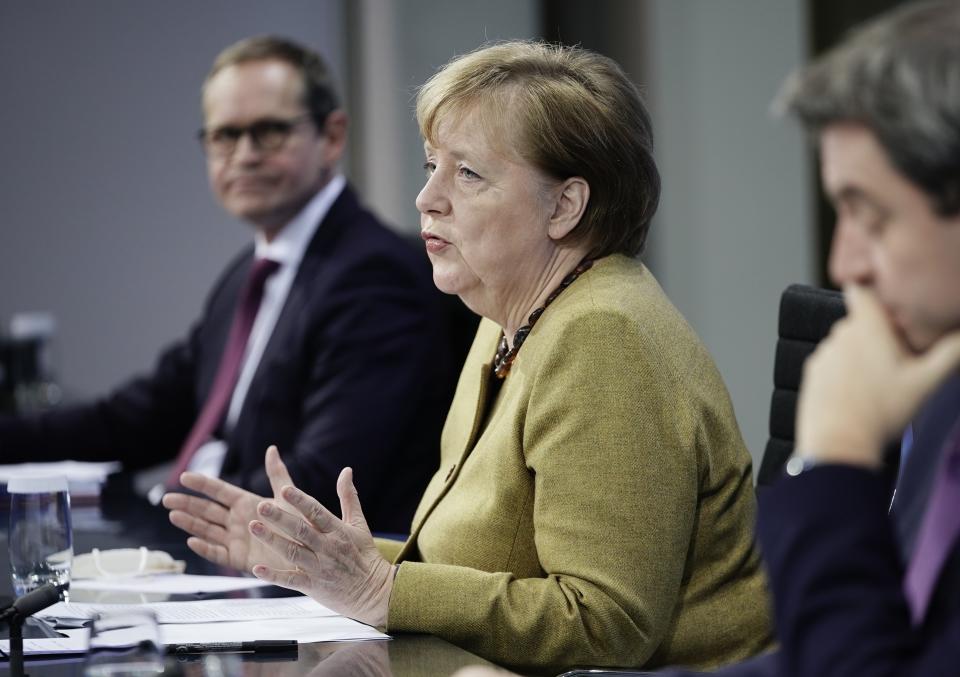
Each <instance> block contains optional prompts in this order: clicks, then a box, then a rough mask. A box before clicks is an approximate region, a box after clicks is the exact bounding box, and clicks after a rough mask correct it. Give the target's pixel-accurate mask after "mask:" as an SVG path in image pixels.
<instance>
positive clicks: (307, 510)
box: [280, 486, 341, 534]
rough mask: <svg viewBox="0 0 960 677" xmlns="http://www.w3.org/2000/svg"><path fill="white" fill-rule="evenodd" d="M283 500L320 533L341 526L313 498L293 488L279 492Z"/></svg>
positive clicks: (328, 531)
mask: <svg viewBox="0 0 960 677" xmlns="http://www.w3.org/2000/svg"><path fill="white" fill-rule="evenodd" d="M280 493H281V496H282V497H283V500H285V501H286V502H287V503H289V504H290V506H291V507H293V508H294V509H295V510H297V511H298V512H299V513H300V514H301V515H303V516H304V517H306V518H307V521H308V522H310V524H312V525H313V526H314V527H316V528H317V530H318V531H320V532H321V533H325V534H327V533H330V532H332V531H335V530H336V529H337V528H338V527H339V525H340V524H341V522H340V519H339V518H338V517H337V516H336V515H334V514H333V513H332V512H330V511H329V510H327V509H326V508H324V507H323V504H322V503H320V501H318V500H317V499H315V498H314V497H313V496H311V495H309V494H306V493H304V492H302V491H300V490H299V489H297V488H296V487H294V486H286V487H283V489H282V490H281V492H280Z"/></svg>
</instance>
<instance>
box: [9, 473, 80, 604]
mask: <svg viewBox="0 0 960 677" xmlns="http://www.w3.org/2000/svg"><path fill="white" fill-rule="evenodd" d="M7 493H9V494H10V532H9V539H8V542H7V543H8V546H9V548H10V572H11V577H12V578H13V591H14V594H15V595H16V596H17V597H20V596H21V595H24V594H26V593H28V592H30V591H31V590H34V589H35V588H38V587H40V586H41V585H44V584H46V583H54V584H56V585H59V586H62V590H63V593H62V594H63V599H67V591H68V589H69V587H70V564H71V562H72V561H73V529H72V528H71V525H70V492H69V490H68V488H67V479H66V478H65V477H14V478H11V479H10V482H9V483H8V484H7Z"/></svg>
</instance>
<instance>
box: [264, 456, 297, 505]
mask: <svg viewBox="0 0 960 677" xmlns="http://www.w3.org/2000/svg"><path fill="white" fill-rule="evenodd" d="M264 467H265V468H266V471H267V479H268V480H270V488H271V489H272V490H273V496H274V498H279V497H280V490H281V489H282V488H283V487H285V486H286V485H288V484H291V485H292V484H293V479H292V478H291V477H290V472H289V471H288V470H287V466H286V465H285V464H284V462H283V460H282V459H281V458H280V450H279V449H277V446H276V445H275V444H271V445H270V446H269V447H267V453H266V455H265V457H264Z"/></svg>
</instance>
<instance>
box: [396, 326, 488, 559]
mask: <svg viewBox="0 0 960 677" xmlns="http://www.w3.org/2000/svg"><path fill="white" fill-rule="evenodd" d="M498 340H499V339H498ZM481 347H482V346H481ZM483 353H490V351H488V350H485V349H484V350H483ZM483 353H481V354H483ZM490 358H491V359H492V354H490ZM492 370H493V363H492V361H491V362H484V361H480V360H478V361H471V360H468V363H467V364H466V365H465V366H464V369H463V376H462V377H461V383H460V384H459V386H458V387H457V396H456V398H455V399H454V403H453V405H452V406H451V407H450V414H449V416H448V418H447V423H446V425H445V426H444V428H443V438H442V440H441V448H442V450H443V452H444V453H442V454H441V462H442V463H443V464H444V466H443V467H441V468H440V472H442V473H444V475H445V479H444V482H443V485H442V486H441V487H440V489H439V490H437V489H433V490H432V491H435V492H436V494H435V495H433V496H430V495H425V496H424V500H425V501H429V504H430V505H429V507H428V508H427V509H426V510H424V511H423V512H422V513H420V514H419V516H418V518H417V520H416V522H414V524H413V529H412V531H411V532H410V537H409V538H408V539H407V542H406V543H405V544H404V545H403V548H402V549H401V550H400V553H399V554H398V555H397V558H396V560H395V563H399V562H402V561H403V560H404V559H407V557H409V556H411V554H412V553H413V552H415V550H416V541H417V537H418V536H419V535H420V530H421V528H422V527H423V525H424V523H425V522H426V521H427V519H429V517H430V515H431V513H432V512H433V511H434V509H435V508H436V507H437V505H438V504H439V503H440V501H441V500H443V498H444V497H445V496H446V495H447V493H448V492H449V491H450V488H451V487H452V486H453V485H454V484H455V483H456V481H457V477H459V475H460V469H461V468H463V464H464V462H465V461H466V460H467V457H468V456H470V452H472V451H473V448H474V447H475V446H476V443H477V439H478V438H479V437H480V434H481V432H482V426H483V422H484V421H485V420H486V417H487V414H488V412H489V409H490V406H491V403H490V401H489V400H490V374H491V373H492ZM461 398H462V400H465V401H466V402H470V401H471V400H472V401H473V402H474V406H473V407H468V406H465V405H464V404H461V403H460V402H459V400H461ZM448 449H450V450H456V451H457V454H456V461H455V462H454V463H453V464H452V465H451V464H450V461H449V460H448V459H449V458H450V455H449V454H447V453H446V451H447V450H448ZM431 493H432V492H431Z"/></svg>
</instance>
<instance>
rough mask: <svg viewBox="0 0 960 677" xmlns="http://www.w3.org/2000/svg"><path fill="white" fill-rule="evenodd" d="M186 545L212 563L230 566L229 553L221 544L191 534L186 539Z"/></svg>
mask: <svg viewBox="0 0 960 677" xmlns="http://www.w3.org/2000/svg"><path fill="white" fill-rule="evenodd" d="M187 547H188V548H190V549H191V550H193V551H194V552H195V553H197V554H198V555H200V556H201V557H203V558H204V559H208V560H210V561H211V562H213V563H214V564H220V565H222V566H230V553H229V552H228V551H227V549H226V548H225V547H224V546H222V545H217V544H214V543H211V542H209V541H206V540H204V539H202V538H197V537H195V536H191V537H190V538H188V539H187Z"/></svg>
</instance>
